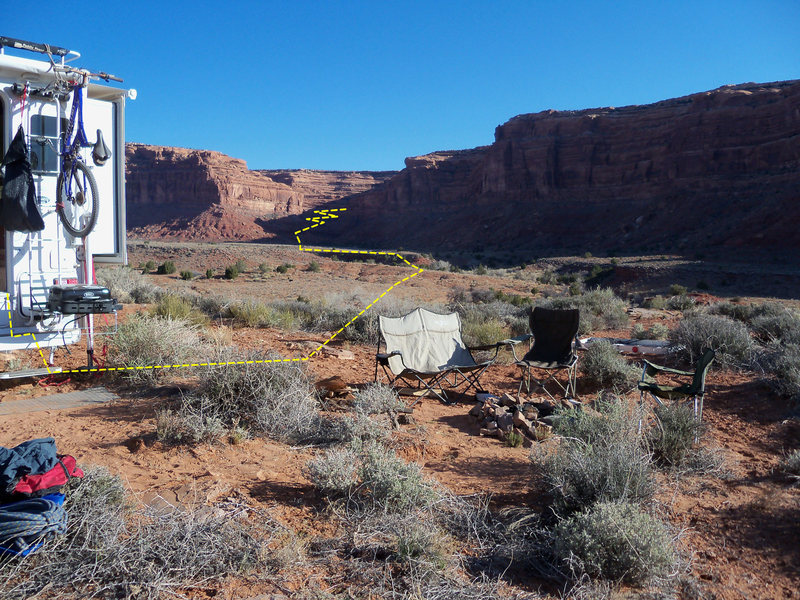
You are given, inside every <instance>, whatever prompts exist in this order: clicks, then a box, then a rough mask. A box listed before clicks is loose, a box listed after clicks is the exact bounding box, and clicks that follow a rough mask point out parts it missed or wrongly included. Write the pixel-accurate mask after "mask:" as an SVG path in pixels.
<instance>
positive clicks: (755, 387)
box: [0, 257, 800, 600]
mask: <svg viewBox="0 0 800 600" xmlns="http://www.w3.org/2000/svg"><path fill="white" fill-rule="evenodd" d="M309 258H311V257H309ZM278 260H280V258H279V259H278ZM132 262H133V261H132ZM231 262H232V261H231ZM322 262H323V273H327V274H328V277H327V278H325V279H323V278H321V277H320V278H319V285H318V286H317V285H316V284H313V285H312V287H311V289H309V287H308V285H309V281H316V280H315V279H313V277H314V276H316V275H318V274H317V273H303V278H302V279H304V280H306V281H305V283H306V288H305V293H306V294H308V293H321V292H322V290H323V289H325V288H326V282H328V284H329V283H330V281H331V280H332V279H333V278H338V277H342V278H347V277H352V275H353V274H354V272H358V273H359V275H358V277H359V278H361V280H362V282H364V283H365V284H366V283H375V284H377V283H380V285H376V287H380V286H383V289H385V287H386V282H387V281H389V283H392V282H393V281H394V279H392V277H394V274H395V273H396V272H399V271H395V269H394V268H393V267H386V266H382V265H364V264H360V263H335V264H331V263H332V261H322ZM134 264H135V263H134ZM256 264H257V263H256ZM387 269H388V271H387ZM387 274H388V275H390V277H388V278H386V277H385V276H386V275H387ZM298 275H299V273H298ZM306 275H308V276H311V278H309V279H307V278H306V277H305V276H306ZM434 276H435V277H436V281H435V282H434V281H431V280H428V279H427V278H425V277H416V278H415V279H414V280H413V281H414V282H415V283H416V284H417V287H416V289H414V290H412V292H414V293H415V294H416V295H417V297H422V298H423V299H425V300H429V299H442V300H443V299H444V298H443V296H444V295H445V293H443V292H442V290H441V285H442V282H441V279H442V278H446V277H448V276H450V274H444V273H434ZM276 279H277V278H276ZM298 279H301V278H299V277H298ZM469 279H475V280H476V282H477V283H478V284H479V285H481V287H487V288H488V287H490V285H493V282H492V281H491V280H492V278H481V277H478V276H473V275H464V276H461V275H459V276H458V277H455V276H454V281H456V282H458V283H459V284H462V280H463V283H465V284H466V285H469ZM164 280H165V281H166V278H164ZM170 281H172V280H170ZM282 281H283V280H281V282H282ZM182 283H183V282H179V283H178V285H181V284H182ZM271 283H278V282H277V281H273V282H271ZM448 283H449V282H448ZM523 285H528V286H530V283H529V282H519V281H516V280H513V279H510V278H504V279H503V286H502V287H504V288H505V289H507V290H508V291H514V290H519V291H521V289H522V286H523ZM259 287H260V288H261V289H262V290H264V288H265V286H264V285H263V283H261V284H260V286H259ZM268 287H269V290H268V292H267V294H266V295H268V296H271V295H272V294H273V293H276V292H277V290H275V289H273V286H271V285H270V286H268ZM276 287H277V286H276ZM328 287H330V285H328ZM498 287H500V286H499V285H498ZM238 291H239V292H241V293H242V295H246V294H245V293H244V291H243V290H242V289H241V288H240V289H239V290H238ZM444 291H445V292H446V288H445V290H444ZM421 292H422V293H421ZM293 293H294V291H291V292H289V293H285V292H284V294H283V296H284V297H291V294H293ZM132 310H134V307H131V306H126V310H125V312H126V313H129V312H131V311H132ZM123 318H124V315H123ZM596 333H597V334H599V335H614V336H618V335H625V336H627V333H628V332H627V331H608V332H596ZM327 337H328V336H325V335H322V334H308V333H303V332H286V331H278V330H271V329H236V330H234V333H233V341H234V343H236V344H238V345H240V346H242V347H251V348H259V349H262V350H275V351H278V352H280V353H282V354H284V355H285V356H303V355H306V354H307V353H308V351H307V350H306V349H305V348H306V347H313V346H310V344H307V342H313V343H315V344H318V343H321V342H322V341H324V340H325V339H327ZM304 342H306V343H304ZM332 345H334V346H336V347H339V348H341V347H344V346H346V347H348V348H349V349H350V350H351V351H352V352H353V353H354V354H355V359H354V360H341V359H340V358H337V357H336V356H335V355H332V354H322V355H317V356H315V357H314V358H313V359H312V360H311V361H309V362H308V363H307V367H308V372H309V376H310V377H311V378H312V380H319V379H323V378H326V377H331V376H334V375H337V376H339V377H341V378H343V379H344V381H345V382H347V383H348V384H349V385H351V386H353V387H358V386H360V385H363V384H365V383H367V382H369V381H371V380H372V377H373V369H374V352H375V350H374V348H373V347H367V346H360V345H352V344H338V343H334V344H332ZM84 358H85V356H83V355H82V354H81V350H80V349H77V350H76V349H73V355H72V356H71V357H68V358H66V360H65V363H64V364H66V366H79V365H81V364H82V362H83V360H84ZM517 377H518V372H517V370H516V368H515V367H513V366H511V365H508V364H506V365H497V366H494V367H492V368H491V369H490V370H489V371H488V373H487V374H486V375H485V376H484V378H483V380H482V381H483V383H484V386H485V387H486V389H488V390H489V391H492V392H494V393H503V392H510V393H512V394H513V393H516V389H517V383H518V381H519V380H518V378H517ZM98 383H102V384H104V385H107V386H109V387H111V388H112V389H115V390H116V391H118V393H119V394H120V395H121V399H120V400H118V401H115V402H113V403H111V404H108V405H103V406H92V407H87V408H80V409H71V410H70V409H68V410H62V411H48V412H39V413H32V414H22V415H9V416H5V417H3V418H2V421H0V445H2V446H6V447H9V446H14V445H16V444H18V443H20V442H23V441H25V440H27V439H31V438H37V437H45V436H53V437H55V438H56V440H57V443H58V448H59V451H60V452H62V453H69V454H72V455H74V456H75V457H76V458H77V459H78V461H79V463H80V464H82V465H87V464H98V465H104V466H106V467H108V468H109V469H110V470H111V472H112V473H117V474H119V475H120V476H121V477H122V478H123V480H124V482H125V484H126V486H127V487H128V488H129V489H130V490H131V491H132V492H134V493H135V494H136V495H137V497H138V498H139V499H140V500H141V501H142V502H151V503H152V502H164V501H166V502H169V503H171V504H173V505H176V504H181V503H186V504H205V503H212V502H214V501H219V500H221V499H224V498H226V497H231V496H233V497H237V498H244V499H245V500H246V501H247V502H250V503H252V504H255V505H258V506H261V507H264V508H267V509H268V510H269V511H270V512H271V514H273V515H274V516H275V517H276V518H277V519H278V520H280V521H282V522H283V523H285V524H286V525H288V526H290V527H291V528H293V529H295V530H296V531H298V532H301V533H308V534H310V535H330V534H331V533H332V532H333V530H334V529H335V526H334V525H332V524H330V523H328V522H327V521H325V520H324V519H322V518H320V515H319V514H318V507H319V506H321V504H320V500H319V498H317V497H316V496H315V494H314V491H313V489H312V487H311V485H310V483H309V482H308V480H307V479H306V478H305V477H304V475H303V466H304V464H305V463H306V462H307V461H308V460H309V458H310V457H311V456H313V454H314V453H315V452H316V451H317V450H316V449H314V448H310V447H303V448H292V447H289V446H287V445H285V444H281V443H277V442H274V441H270V440H268V439H260V438H259V439H253V440H246V441H244V442H242V443H240V444H236V445H234V444H222V445H200V446H196V447H191V448H190V447H167V446H164V445H162V444H161V443H160V442H157V441H155V435H154V432H155V413H156V410H157V409H158V408H159V407H160V406H162V405H163V402H164V400H165V399H167V398H174V397H175V395H176V388H175V386H174V385H172V386H165V387H163V388H161V389H160V390H158V391H157V392H156V393H142V394H138V393H137V390H135V389H128V388H125V387H123V386H120V385H119V384H116V383H114V382H112V381H110V378H109V377H108V376H106V377H104V378H103V379H101V380H99V381H95V380H92V381H88V382H81V381H75V380H74V379H73V381H71V382H70V383H69V384H67V385H66V386H64V388H59V389H58V390H56V391H62V389H76V388H80V387H88V386H92V385H97V384H98ZM184 383H185V382H184ZM578 385H579V391H580V385H581V383H580V380H579V382H578ZM53 391H54V390H52V389H46V388H41V387H36V386H35V385H32V384H31V383H30V382H13V383H11V384H5V389H3V390H2V391H0V398H1V399H2V402H15V401H17V400H19V399H21V398H24V397H30V396H33V395H36V396H38V395H46V394H49V393H53ZM591 397H592V395H591V394H587V393H585V392H584V396H583V398H582V399H583V400H584V401H587V400H590V399H591ZM470 407H471V403H470V402H469V398H466V397H465V398H462V401H461V402H459V403H457V404H455V405H450V406H446V405H443V404H441V403H440V402H438V401H434V400H431V399H427V398H426V399H423V400H421V401H420V402H419V403H418V404H417V405H416V406H415V408H414V412H413V418H414V420H415V421H416V425H411V426H405V427H404V428H403V430H402V431H401V432H400V433H399V434H397V436H396V438H397V439H396V442H395V443H396V445H397V447H398V449H399V453H400V454H401V455H403V456H404V457H405V458H407V459H410V460H415V461H418V462H420V463H421V464H422V465H423V466H424V470H425V472H426V473H427V474H428V475H430V476H432V477H434V478H436V479H437V480H438V481H439V482H441V483H442V484H443V485H445V486H446V487H448V488H449V489H451V490H453V491H454V492H456V493H459V494H472V493H488V494H491V495H492V505H493V506H494V507H495V508H500V507H504V506H520V505H526V504H527V505H530V504H535V503H536V502H537V499H538V498H539V497H540V496H541V493H542V489H541V484H540V482H538V481H536V479H535V478H534V477H533V475H532V473H531V469H530V460H529V458H528V453H529V450H528V449H526V448H510V447H507V446H505V445H503V444H502V443H501V442H499V441H498V440H496V439H492V438H484V437H480V436H479V435H478V427H477V425H475V424H474V423H473V421H472V420H471V419H470V417H469V416H468V415H467V412H468V411H469V408H470ZM789 410H790V407H789V405H788V403H787V402H786V401H784V400H782V399H780V398H778V397H776V396H775V395H774V393H773V392H772V391H770V389H769V388H768V387H767V386H766V384H764V383H763V382H760V381H759V380H757V379H756V378H755V377H754V376H753V375H751V374H739V373H734V372H726V371H720V370H712V372H711V374H710V375H709V378H708V393H707V396H706V402H705V412H704V421H705V422H706V423H707V425H708V433H707V437H706V443H707V444H708V445H710V446H714V447H718V448H720V449H721V451H722V452H723V454H724V457H725V465H726V468H727V469H728V470H729V471H730V476H729V477H727V478H720V477H715V476H712V475H705V476H697V475H684V476H681V477H676V476H673V475H660V476H659V478H660V483H661V486H660V493H659V494H658V496H657V503H659V504H660V505H662V507H663V509H664V510H665V511H666V514H667V515H668V518H669V520H670V521H671V523H672V524H673V525H674V526H675V527H676V528H677V529H683V530H684V533H683V536H682V545H683V547H684V549H685V550H686V551H687V553H688V554H690V555H691V557H692V561H691V567H690V571H691V574H692V575H694V576H695V577H697V578H698V579H699V581H700V585H701V587H702V589H703V590H704V594H706V595H705V596H704V597H708V598H718V599H720V600H741V599H743V598H800V489H799V488H798V487H797V486H794V487H793V486H792V485H791V484H790V483H791V482H790V481H789V480H788V479H786V478H785V477H783V476H782V475H781V474H780V473H779V472H777V471H776V467H777V466H778V463H779V462H780V460H781V458H782V456H783V455H784V454H785V453H786V452H788V451H791V450H793V449H795V448H797V447H798V446H800V435H799V434H800V425H799V424H798V420H797V419H796V418H795V419H790V418H788V417H787V415H788V414H789ZM139 440H141V441H139ZM157 497H160V498H161V499H163V500H159V499H157ZM522 585H524V586H527V584H522ZM531 585H532V584H531ZM531 589H534V588H531ZM233 593H234V592H232V590H230V589H229V590H226V594H225V597H236V596H233V595H230V594H233ZM236 594H237V595H238V592H236ZM244 597H246V596H244Z"/></svg>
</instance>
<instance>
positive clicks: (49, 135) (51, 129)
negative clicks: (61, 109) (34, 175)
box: [31, 115, 58, 173]
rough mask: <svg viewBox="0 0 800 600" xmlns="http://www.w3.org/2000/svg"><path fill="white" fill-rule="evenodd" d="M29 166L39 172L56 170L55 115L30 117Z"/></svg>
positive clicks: (56, 129)
mask: <svg viewBox="0 0 800 600" xmlns="http://www.w3.org/2000/svg"><path fill="white" fill-rule="evenodd" d="M31 167H32V168H33V170H34V171H36V172H39V173H47V172H55V171H58V127H57V121H56V117H46V116H44V115H33V116H32V117H31Z"/></svg>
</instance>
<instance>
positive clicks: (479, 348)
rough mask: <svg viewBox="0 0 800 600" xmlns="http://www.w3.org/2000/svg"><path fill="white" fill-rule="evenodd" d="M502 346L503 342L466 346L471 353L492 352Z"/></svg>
mask: <svg viewBox="0 0 800 600" xmlns="http://www.w3.org/2000/svg"><path fill="white" fill-rule="evenodd" d="M504 345H505V344H504V343H503V342H495V343H494V344H486V345H484V346H467V350H469V351H470V352H472V351H473V350H478V351H481V350H494V349H496V348H499V347H501V346H504Z"/></svg>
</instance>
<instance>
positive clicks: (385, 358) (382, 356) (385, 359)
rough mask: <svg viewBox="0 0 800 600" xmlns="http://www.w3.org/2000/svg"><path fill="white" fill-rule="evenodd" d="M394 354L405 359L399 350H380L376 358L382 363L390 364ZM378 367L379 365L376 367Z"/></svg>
mask: <svg viewBox="0 0 800 600" xmlns="http://www.w3.org/2000/svg"><path fill="white" fill-rule="evenodd" d="M393 356H399V357H400V360H403V354H402V352H400V351H399V350H394V351H392V352H378V353H377V354H376V355H375V360H377V361H378V362H379V363H380V364H382V365H388V364H389V359H390V358H391V357H393ZM375 368H376V369H377V368H378V367H377V366H376V367H375Z"/></svg>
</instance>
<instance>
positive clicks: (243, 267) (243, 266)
mask: <svg viewBox="0 0 800 600" xmlns="http://www.w3.org/2000/svg"><path fill="white" fill-rule="evenodd" d="M233 267H234V268H235V269H236V270H237V271H239V273H244V272H245V271H247V263H246V262H245V261H244V259H242V258H237V259H236V262H235V263H233Z"/></svg>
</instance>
